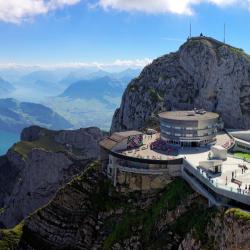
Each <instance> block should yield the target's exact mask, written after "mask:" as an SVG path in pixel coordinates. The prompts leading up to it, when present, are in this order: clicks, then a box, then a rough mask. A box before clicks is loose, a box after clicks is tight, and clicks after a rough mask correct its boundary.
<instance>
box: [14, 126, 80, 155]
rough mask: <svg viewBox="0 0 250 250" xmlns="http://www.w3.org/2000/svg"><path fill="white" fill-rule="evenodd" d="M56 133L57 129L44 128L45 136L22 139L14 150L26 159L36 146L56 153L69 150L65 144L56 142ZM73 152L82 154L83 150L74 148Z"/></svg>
mask: <svg viewBox="0 0 250 250" xmlns="http://www.w3.org/2000/svg"><path fill="white" fill-rule="evenodd" d="M56 133H57V132H56V131H50V130H47V129H43V136H41V137H40V139H39V140H36V141H20V142H18V143H16V144H14V145H13V147H12V150H14V151H15V152H17V153H19V154H20V155H21V156H22V157H23V158H24V159H25V158H27V155H28V154H29V153H30V152H31V150H32V149H34V148H39V149H44V150H46V151H49V152H54V153H57V152H65V151H67V150H66V149H65V147H64V145H62V144H60V143H57V142H55V140H54V136H55V135H56ZM73 153H74V154H75V155H81V152H80V150H78V149H73Z"/></svg>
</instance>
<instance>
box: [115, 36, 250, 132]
mask: <svg viewBox="0 0 250 250" xmlns="http://www.w3.org/2000/svg"><path fill="white" fill-rule="evenodd" d="M194 107H196V108H204V109H206V110H208V111H214V112H218V113H219V114H221V117H222V119H223V121H224V123H225V126H226V127H230V128H244V129H245V128H249V127H250V57H249V56H248V55H247V54H245V53H244V52H243V50H241V49H237V48H234V47H232V46H229V45H226V44H223V43H221V42H219V41H217V40H215V39H212V38H207V37H198V38H191V39H189V40H187V42H186V43H184V44H183V45H182V46H181V47H180V48H179V50H178V51H177V52H175V53H170V54H168V55H164V56H162V57H160V58H158V59H156V60H154V61H153V62H152V63H151V64H150V65H148V66H146V67H145V68H144V69H143V71H142V73H141V74H140V76H139V77H138V78H135V79H134V80H132V82H131V83H130V84H129V85H128V87H127V89H126V91H125V92H124V94H123V98H122V103H121V106H120V108H119V109H117V110H116V112H115V114H114V116H113V121H112V127H111V132H114V131H121V130H128V129H140V128H143V127H144V126H145V124H146V126H153V125H157V122H158V119H157V114H158V113H159V112H160V111H167V110H187V109H191V108H194Z"/></svg>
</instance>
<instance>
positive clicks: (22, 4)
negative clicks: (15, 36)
mask: <svg viewBox="0 0 250 250" xmlns="http://www.w3.org/2000/svg"><path fill="white" fill-rule="evenodd" d="M80 1H81V0H0V21H4V22H10V23H16V24H18V23H21V22H22V21H25V20H30V19H32V18H33V17H34V16H37V15H42V14H46V13H48V12H50V11H53V10H56V9H59V8H62V7H64V6H69V5H74V4H77V3H79V2H80Z"/></svg>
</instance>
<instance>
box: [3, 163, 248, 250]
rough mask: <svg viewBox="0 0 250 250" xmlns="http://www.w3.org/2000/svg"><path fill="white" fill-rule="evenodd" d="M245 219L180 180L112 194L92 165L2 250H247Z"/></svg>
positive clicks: (8, 236) (9, 235)
mask: <svg viewBox="0 0 250 250" xmlns="http://www.w3.org/2000/svg"><path fill="white" fill-rule="evenodd" d="M249 219H250V216H249V214H248V213H246V212H243V211H241V210H238V209H230V210H227V211H225V210H223V209H221V210H217V209H215V208H208V207H207V202H206V201H205V200H204V199H203V198H202V197H201V196H200V195H198V194H197V193H195V192H194V191H193V190H192V189H191V188H190V187H189V186H188V185H187V184H186V183H185V182H184V181H183V180H181V179H176V180H174V181H173V182H172V183H171V184H169V185H168V186H167V187H166V188H164V189H163V190H159V191H156V192H147V193H141V192H132V193H122V194H121V193H117V192H116V190H115V189H114V188H113V186H112V185H111V183H110V182H109V180H107V179H106V178H105V177H104V176H103V175H102V174H101V173H99V172H98V163H91V164H89V165H88V167H87V168H86V170H85V172H84V173H83V174H82V175H80V176H77V177H75V178H74V180H72V181H71V182H70V183H68V184H67V185H66V186H65V187H63V188H61V189H60V190H59V191H58V192H57V194H56V195H55V197H54V198H53V199H52V201H51V202H50V203H49V204H48V205H46V206H44V207H43V208H41V209H39V210H37V211H36V212H35V213H33V214H32V215H31V216H29V217H28V218H27V219H26V220H25V221H24V222H23V223H21V224H19V225H18V226H16V227H15V228H13V229H11V230H7V231H6V230H4V231H2V232H1V231H0V247H1V246H6V245H7V247H8V248H6V249H16V250H21V249H32V250H40V249H46V250H49V249H65V250H66V249H67V250H80V249H86V250H87V249H88V250H90V249H93V250H94V249H103V250H105V249H106V250H109V249H113V250H123V249H134V250H137V249H148V250H153V249H173V250H175V249H179V250H184V249H185V250H191V249H199V250H200V249H201V250H202V249H204V250H206V249H222V250H224V249H229V250H231V249H242V250H247V249H249V240H250V235H249V227H250V220H249Z"/></svg>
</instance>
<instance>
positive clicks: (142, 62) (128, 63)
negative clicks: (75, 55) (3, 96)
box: [0, 58, 152, 69]
mask: <svg viewBox="0 0 250 250" xmlns="http://www.w3.org/2000/svg"><path fill="white" fill-rule="evenodd" d="M151 62H152V59H150V58H144V59H135V60H121V59H117V60H115V61H113V62H105V63H104V62H90V63H86V62H68V63H56V64H18V63H0V69H18V68H19V69H20V68H23V69H25V68H26V69H29V68H41V69H60V68H91V67H93V68H99V69H105V68H112V67H125V68H130V67H131V68H142V67H144V66H146V65H148V64H149V63H151Z"/></svg>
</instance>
